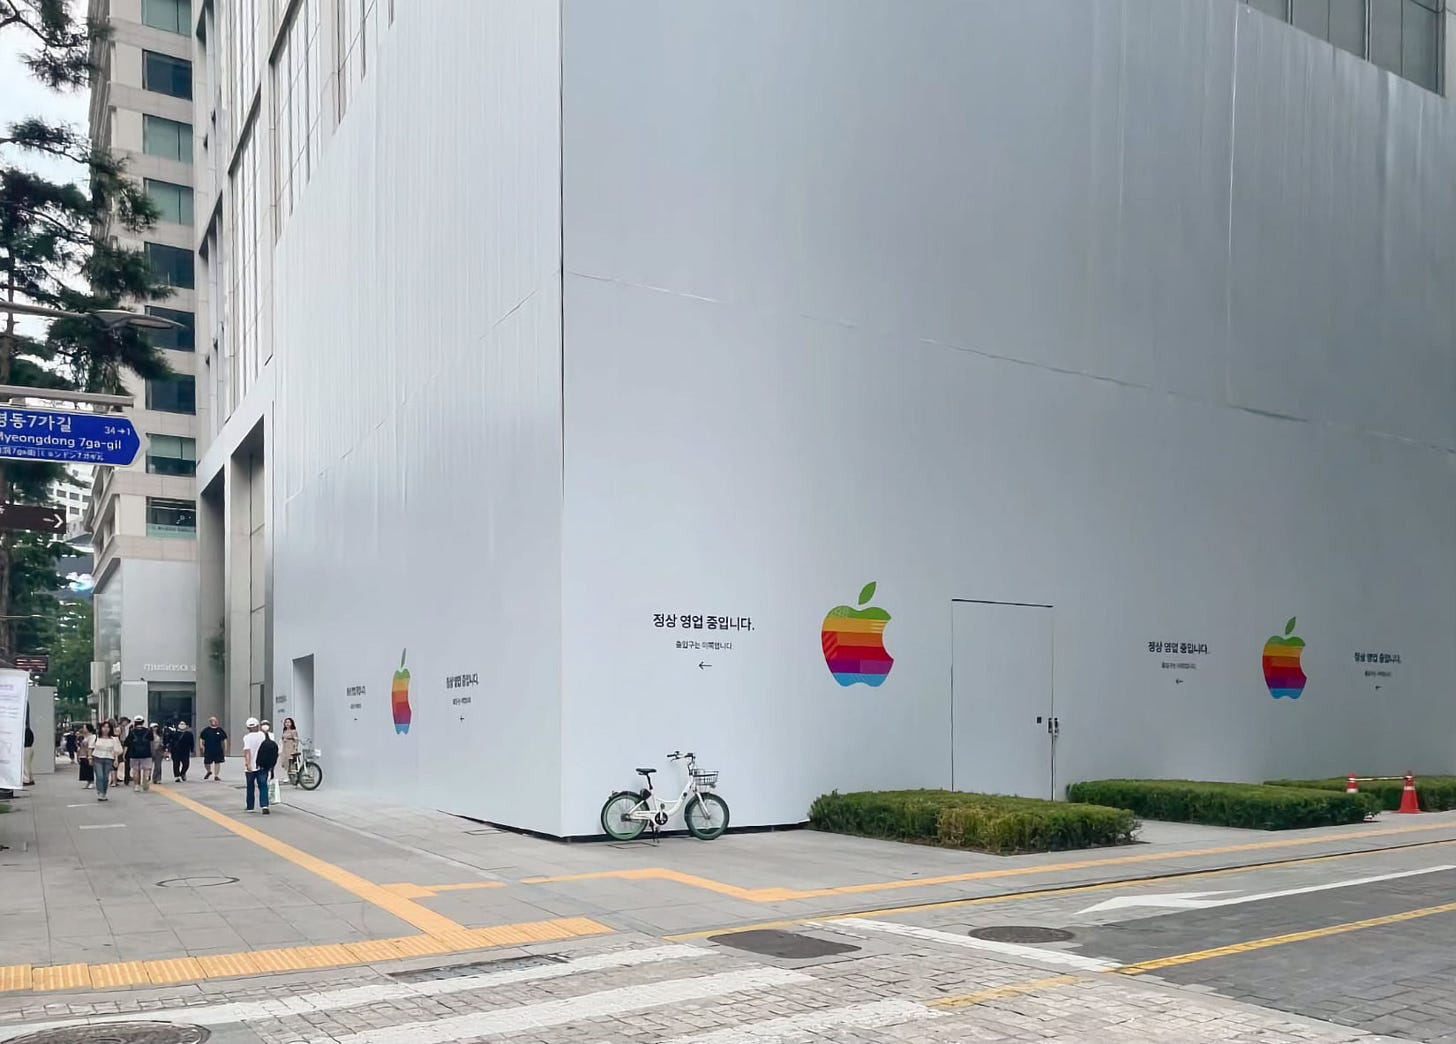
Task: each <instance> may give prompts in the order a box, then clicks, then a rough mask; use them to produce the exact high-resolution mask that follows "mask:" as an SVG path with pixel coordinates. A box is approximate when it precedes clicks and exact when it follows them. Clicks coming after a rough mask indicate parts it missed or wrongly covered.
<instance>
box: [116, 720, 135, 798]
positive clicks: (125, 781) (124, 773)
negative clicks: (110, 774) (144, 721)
mask: <svg viewBox="0 0 1456 1044" xmlns="http://www.w3.org/2000/svg"><path fill="white" fill-rule="evenodd" d="M129 738H131V719H130V718H121V719H120V720H118V721H117V722H116V741H117V742H118V743H120V744H121V757H119V758H117V759H116V773H115V775H116V778H115V779H113V780H112V781H111V782H112V783H113V784H115V785H117V786H128V787H129V786H131V755H129V754H128V753H127V750H128V747H127V745H126V741H127V740H128V739H129Z"/></svg>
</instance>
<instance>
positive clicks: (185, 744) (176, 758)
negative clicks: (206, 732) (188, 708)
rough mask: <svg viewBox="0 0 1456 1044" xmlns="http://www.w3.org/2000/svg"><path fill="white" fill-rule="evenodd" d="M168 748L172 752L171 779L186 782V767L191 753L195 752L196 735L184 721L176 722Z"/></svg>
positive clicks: (189, 762)
mask: <svg viewBox="0 0 1456 1044" xmlns="http://www.w3.org/2000/svg"><path fill="white" fill-rule="evenodd" d="M168 749H169V750H170V751H171V752H172V779H173V781H175V782H177V783H186V782H187V769H188V767H189V766H190V765H191V764H192V755H193V754H196V753H197V736H196V735H195V734H194V733H193V731H192V730H191V729H189V728H188V727H187V723H186V722H185V721H183V722H179V723H178V725H177V728H176V730H175V731H174V732H173V733H172V743H171V746H170V747H168Z"/></svg>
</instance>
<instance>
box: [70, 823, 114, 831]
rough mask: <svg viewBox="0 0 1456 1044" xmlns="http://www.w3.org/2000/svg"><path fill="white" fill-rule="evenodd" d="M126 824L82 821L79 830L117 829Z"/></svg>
mask: <svg viewBox="0 0 1456 1044" xmlns="http://www.w3.org/2000/svg"><path fill="white" fill-rule="evenodd" d="M124 826H126V824H125V823H82V824H81V825H80V826H78V827H77V828H76V829H77V830H115V829H116V828H118V827H124Z"/></svg>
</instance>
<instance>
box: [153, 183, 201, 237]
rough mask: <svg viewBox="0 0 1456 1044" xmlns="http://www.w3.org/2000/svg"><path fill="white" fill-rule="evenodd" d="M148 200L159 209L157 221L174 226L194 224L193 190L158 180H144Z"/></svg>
mask: <svg viewBox="0 0 1456 1044" xmlns="http://www.w3.org/2000/svg"><path fill="white" fill-rule="evenodd" d="M142 187H143V188H144V189H146V193H147V198H148V199H149V200H151V201H152V205H153V206H155V207H156V208H157V219H158V220H159V221H166V222H169V223H171V224H174V225H188V226H190V225H191V224H192V189H190V188H188V187H187V186H186V185H177V184H174V183H172V182H170V181H159V180H157V179H156V178H143V179H142Z"/></svg>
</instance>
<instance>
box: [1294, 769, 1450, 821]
mask: <svg viewBox="0 0 1456 1044" xmlns="http://www.w3.org/2000/svg"><path fill="white" fill-rule="evenodd" d="M1268 785H1269V786H1271V787H1301V788H1303V789H1306V790H1338V791H1339V792H1340V793H1342V794H1343V793H1344V792H1345V777H1343V776H1341V777H1340V778H1339V779H1271V780H1269V783H1268ZM1404 789H1405V781H1404V780H1400V779H1382V780H1372V781H1370V782H1368V783H1361V784H1360V793H1361V794H1370V795H1372V796H1373V797H1374V798H1375V800H1376V801H1378V802H1380V807H1381V808H1384V809H1386V810H1388V811H1394V810H1395V809H1397V808H1400V794H1401V791H1402V790H1404ZM1416 797H1418V798H1419V799H1420V802H1421V811H1422V812H1447V811H1449V810H1451V809H1453V808H1456V776H1422V775H1420V774H1419V773H1418V774H1417V775H1416Z"/></svg>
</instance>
